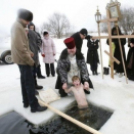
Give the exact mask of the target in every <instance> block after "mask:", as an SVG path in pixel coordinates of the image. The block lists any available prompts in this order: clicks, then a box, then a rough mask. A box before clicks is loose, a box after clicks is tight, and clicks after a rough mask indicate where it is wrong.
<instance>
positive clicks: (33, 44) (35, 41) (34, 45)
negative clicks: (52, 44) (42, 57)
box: [28, 30, 41, 67]
mask: <svg viewBox="0 0 134 134" xmlns="http://www.w3.org/2000/svg"><path fill="white" fill-rule="evenodd" d="M28 39H29V46H30V50H31V51H32V52H33V53H34V57H33V59H34V61H35V65H36V67H37V66H38V65H39V56H38V50H39V47H40V46H41V41H40V38H39V36H38V35H37V34H36V32H35V31H32V30H29V31H28Z"/></svg>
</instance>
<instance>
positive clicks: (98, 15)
mask: <svg viewBox="0 0 134 134" xmlns="http://www.w3.org/2000/svg"><path fill="white" fill-rule="evenodd" d="M95 20H96V22H97V24H98V34H99V37H100V25H99V23H100V21H101V13H100V11H99V9H98V6H97V11H96V14H95ZM99 44H100V59H101V73H102V79H104V75H103V58H102V46H101V40H100V43H99Z"/></svg>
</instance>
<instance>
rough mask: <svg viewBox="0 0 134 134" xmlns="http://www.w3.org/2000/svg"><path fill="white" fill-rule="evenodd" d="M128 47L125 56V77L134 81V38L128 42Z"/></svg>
mask: <svg viewBox="0 0 134 134" xmlns="http://www.w3.org/2000/svg"><path fill="white" fill-rule="evenodd" d="M132 35H134V33H132ZM128 47H130V48H129V51H128V55H127V76H128V79H130V80H133V81H134V38H133V39H130V40H129V42H128Z"/></svg>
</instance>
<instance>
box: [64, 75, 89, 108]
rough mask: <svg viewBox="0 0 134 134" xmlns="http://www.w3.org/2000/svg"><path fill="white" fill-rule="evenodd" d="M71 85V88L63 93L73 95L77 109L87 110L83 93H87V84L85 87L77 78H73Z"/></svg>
mask: <svg viewBox="0 0 134 134" xmlns="http://www.w3.org/2000/svg"><path fill="white" fill-rule="evenodd" d="M72 83H73V86H71V87H70V88H69V89H64V90H65V92H66V93H71V92H72V93H73V94H74V96H75V99H76V101H77V104H78V108H79V109H85V108H88V103H87V100H86V95H85V93H84V90H87V91H89V84H88V83H86V84H85V85H83V84H82V83H81V82H80V78H79V77H78V76H73V78H72Z"/></svg>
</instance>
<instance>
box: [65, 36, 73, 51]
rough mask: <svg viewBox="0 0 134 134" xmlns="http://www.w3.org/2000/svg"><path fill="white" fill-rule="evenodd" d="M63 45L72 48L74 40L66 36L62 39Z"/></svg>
mask: <svg viewBox="0 0 134 134" xmlns="http://www.w3.org/2000/svg"><path fill="white" fill-rule="evenodd" d="M64 43H65V45H66V46H67V48H68V49H73V48H74V47H75V41H74V38H72V37H71V38H67V39H65V40H64Z"/></svg>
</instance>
